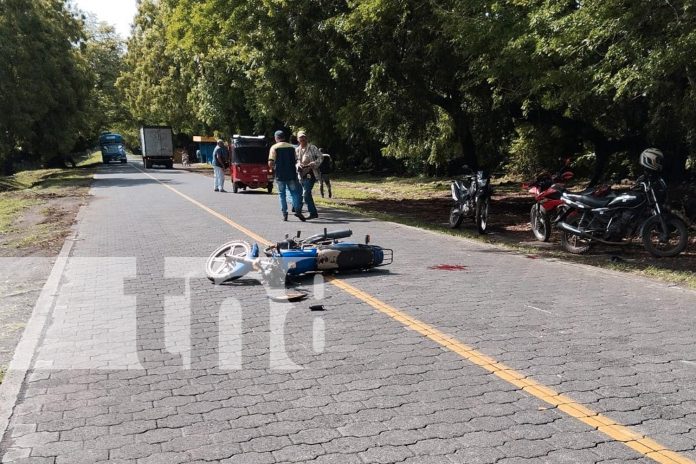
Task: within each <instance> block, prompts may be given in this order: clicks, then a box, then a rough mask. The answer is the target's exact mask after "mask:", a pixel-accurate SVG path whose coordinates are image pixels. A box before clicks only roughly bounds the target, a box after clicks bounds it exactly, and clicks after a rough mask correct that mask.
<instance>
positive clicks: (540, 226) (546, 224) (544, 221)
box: [529, 203, 551, 242]
mask: <svg viewBox="0 0 696 464" xmlns="http://www.w3.org/2000/svg"><path fill="white" fill-rule="evenodd" d="M529 223H530V224H531V225H532V233H533V234H534V237H536V239H537V240H539V241H540V242H548V241H549V238H551V219H549V215H548V214H547V213H546V210H545V209H544V208H543V207H542V206H541V205H540V204H539V203H535V204H534V206H532V210H531V212H530V213H529Z"/></svg>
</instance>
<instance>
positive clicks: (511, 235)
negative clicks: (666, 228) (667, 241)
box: [333, 186, 696, 272]
mask: <svg viewBox="0 0 696 464" xmlns="http://www.w3.org/2000/svg"><path fill="white" fill-rule="evenodd" d="M508 187H509V188H505V189H500V190H502V192H500V191H499V192H496V193H495V194H494V196H493V198H492V201H491V206H490V217H489V230H490V233H489V234H487V235H486V237H485V239H486V240H487V241H489V242H491V243H500V244H506V245H511V246H516V247H520V250H521V251H522V252H525V253H528V256H529V257H530V258H531V259H534V258H538V257H554V258H561V259H564V260H569V261H573V262H579V263H583V264H590V265H602V266H607V265H609V266H615V267H627V268H630V269H634V270H637V271H641V270H645V269H648V268H653V269H659V270H664V271H679V272H684V271H687V272H695V271H696V229H694V227H692V228H691V230H690V234H691V237H690V244H689V246H688V247H687V250H686V252H685V253H683V254H681V255H680V256H678V257H675V258H660V259H658V258H654V257H652V256H651V255H649V254H648V253H647V252H646V251H645V249H644V248H643V247H642V245H641V244H640V243H639V242H634V243H633V244H630V245H627V246H617V247H609V246H596V247H594V248H592V250H590V252H589V253H587V254H585V255H581V256H578V255H572V254H570V253H567V252H565V251H564V250H562V249H561V245H560V237H559V234H558V232H555V231H554V233H553V234H552V236H551V239H550V240H549V242H547V243H542V242H539V241H537V240H536V239H535V238H534V236H533V234H532V232H531V227H530V225H529V211H530V208H531V206H532V204H533V199H532V198H531V197H530V195H529V194H527V193H526V192H524V191H522V190H520V191H519V192H515V191H513V190H514V187H510V186H508ZM424 196H425V195H424ZM333 202H336V203H339V204H344V205H348V206H352V207H356V208H359V209H361V210H365V211H368V212H370V211H372V212H388V213H389V214H390V215H395V216H399V217H401V218H404V219H406V220H411V221H417V222H420V223H428V224H432V225H434V226H437V227H439V228H442V229H443V230H446V229H447V230H448V229H449V226H448V222H447V221H448V218H449V211H450V208H451V206H452V200H451V198H450V196H449V194H448V193H446V192H445V193H437V194H433V193H432V192H427V197H424V198H418V199H370V200H340V199H334V200H333ZM460 229H462V230H463V231H464V233H466V234H467V235H472V236H475V235H476V228H475V226H474V223H473V220H465V221H464V223H463V224H462V225H461V227H460Z"/></svg>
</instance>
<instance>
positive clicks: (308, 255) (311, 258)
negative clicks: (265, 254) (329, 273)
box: [280, 248, 317, 275]
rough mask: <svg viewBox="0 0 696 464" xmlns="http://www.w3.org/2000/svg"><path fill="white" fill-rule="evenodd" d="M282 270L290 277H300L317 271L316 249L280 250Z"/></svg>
mask: <svg viewBox="0 0 696 464" xmlns="http://www.w3.org/2000/svg"><path fill="white" fill-rule="evenodd" d="M280 257H281V262H282V264H283V269H284V270H285V271H286V272H287V273H288V274H290V275H300V274H304V273H305V272H313V271H316V270H317V260H316V257H317V249H316V248H305V249H302V250H280Z"/></svg>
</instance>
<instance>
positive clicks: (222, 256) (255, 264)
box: [205, 229, 394, 285]
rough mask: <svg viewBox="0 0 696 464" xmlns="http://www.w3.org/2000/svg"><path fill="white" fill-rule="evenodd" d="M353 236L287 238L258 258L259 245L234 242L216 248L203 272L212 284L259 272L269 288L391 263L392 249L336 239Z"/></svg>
mask: <svg viewBox="0 0 696 464" xmlns="http://www.w3.org/2000/svg"><path fill="white" fill-rule="evenodd" d="M351 235H353V232H352V231H351V230H348V229H346V230H338V231H334V232H327V231H326V229H324V232H323V233H321V234H316V235H312V236H310V237H307V238H305V239H301V238H300V233H299V232H298V233H297V236H296V237H289V236H287V235H286V237H285V240H283V241H280V242H277V243H276V244H275V245H271V246H269V247H267V248H266V249H265V250H264V256H261V253H260V249H259V246H258V244H253V245H251V244H249V243H248V242H245V241H241V240H235V241H232V242H228V243H225V244H224V245H221V246H219V247H218V248H217V249H216V250H215V251H214V252H213V253H212V254H211V255H210V257H209V258H208V260H207V261H206V264H205V271H206V275H207V277H208V279H210V280H211V281H213V282H214V283H215V284H221V283H224V282H229V281H232V280H235V279H239V278H240V277H242V276H244V275H246V274H248V273H249V272H251V271H258V272H260V274H261V279H262V280H263V281H265V282H268V283H270V284H271V285H281V284H283V283H285V281H286V278H287V277H288V276H298V275H301V274H305V273H311V272H344V271H359V270H367V269H371V268H374V267H380V266H386V265H389V264H391V263H392V262H393V256H394V252H393V250H391V249H387V248H382V247H380V246H377V245H370V244H369V242H370V236H369V235H368V236H366V237H365V243H364V244H362V243H345V242H339V239H342V238H347V237H350V236H351Z"/></svg>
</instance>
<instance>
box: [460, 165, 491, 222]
mask: <svg viewBox="0 0 696 464" xmlns="http://www.w3.org/2000/svg"><path fill="white" fill-rule="evenodd" d="M451 189H452V199H454V206H452V209H451V210H450V217H449V223H450V227H452V228H453V229H455V228H457V227H459V226H460V225H461V224H462V221H463V220H464V218H465V217H468V218H474V221H475V222H476V229H477V230H478V233H479V234H485V233H486V228H487V227H488V207H489V205H490V201H491V194H492V193H493V189H492V188H491V179H490V178H489V177H488V176H487V175H486V173H485V172H484V171H477V172H476V173H473V172H472V173H471V174H468V175H466V176H464V177H462V178H461V179H457V180H453V181H452V185H451Z"/></svg>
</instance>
